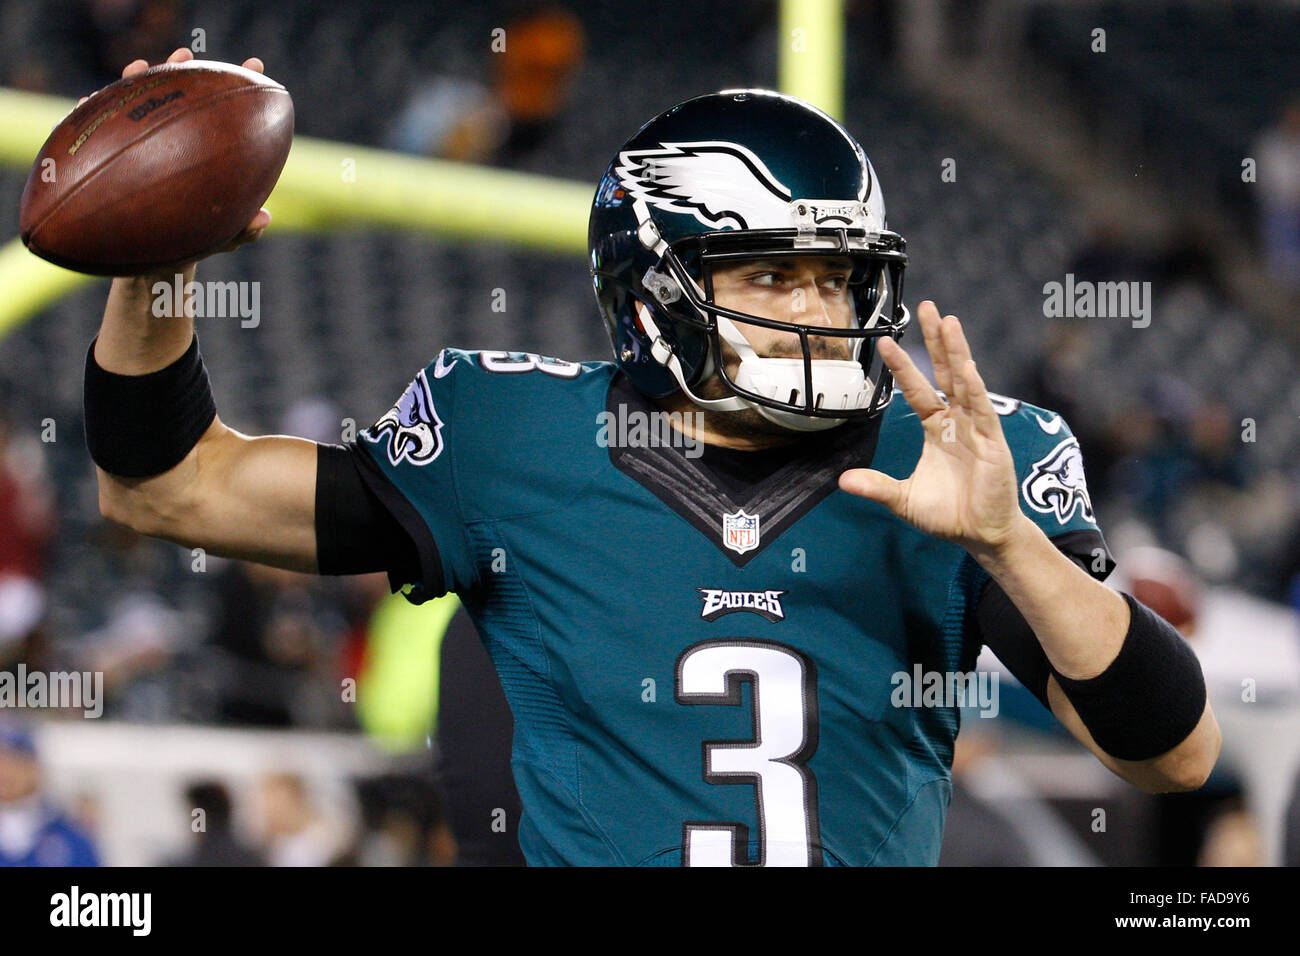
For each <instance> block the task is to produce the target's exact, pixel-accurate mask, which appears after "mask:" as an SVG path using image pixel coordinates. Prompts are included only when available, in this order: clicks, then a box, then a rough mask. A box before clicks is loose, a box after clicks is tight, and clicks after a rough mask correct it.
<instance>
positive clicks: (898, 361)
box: [877, 338, 944, 421]
mask: <svg viewBox="0 0 1300 956" xmlns="http://www.w3.org/2000/svg"><path fill="white" fill-rule="evenodd" d="M877 348H879V349H880V357H881V358H882V359H883V360H884V362H885V365H886V366H888V367H889V370H890V371H891V372H893V373H894V381H896V382H897V383H898V387H899V388H901V389H902V390H903V398H905V399H907V404H908V405H909V406H911V409H912V411H914V412H916V414H917V415H918V416H919V417H920V418H921V420H922V421H924V420H925V419H926V418H928V417H929V416H930V415H932V414H933V413H935V412H937V411H939V410H941V409H942V408H943V407H944V405H943V402H942V401H940V400H939V396H938V395H937V394H936V393H935V390H934V386H933V385H931V384H930V383H929V382H928V381H926V378H925V376H924V375H922V374H921V370H920V369H919V368H917V367H916V363H915V362H913V361H912V357H911V356H910V355H908V354H907V352H905V351H904V350H903V347H902V346H901V345H899V344H898V343H897V342H895V341H894V340H893V339H890V338H882V339H880V340H879V345H877Z"/></svg>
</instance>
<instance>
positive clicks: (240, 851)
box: [167, 780, 266, 866]
mask: <svg viewBox="0 0 1300 956" xmlns="http://www.w3.org/2000/svg"><path fill="white" fill-rule="evenodd" d="M185 806H186V807H188V808H189V809H190V830H191V832H193V834H194V841H193V843H192V845H191V848H190V849H189V850H187V851H186V852H185V853H184V854H183V855H182V856H179V857H177V858H176V859H174V860H171V861H169V862H168V864H167V865H168V866H266V860H265V859H263V858H262V855H261V854H260V853H258V852H257V851H256V850H253V849H251V848H249V847H248V846H245V845H244V843H243V841H242V840H240V839H239V837H238V836H237V835H236V834H235V830H234V820H233V816H232V813H231V804H230V794H229V792H228V791H227V790H226V788H225V786H224V785H223V784H221V783H219V782H217V781H216V780H206V781H200V782H198V783H192V784H190V785H189V786H188V787H186V788H185ZM195 810H202V811H203V813H202V816H201V817H198V818H197V819H196V817H195V815H194V813H193V811H195Z"/></svg>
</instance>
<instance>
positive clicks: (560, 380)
mask: <svg viewBox="0 0 1300 956" xmlns="http://www.w3.org/2000/svg"><path fill="white" fill-rule="evenodd" d="M142 66H143V64H138V63H137V64H133V66H132V68H133V69H138V68H141V67H142ZM266 221H267V220H266V216H265V214H264V213H262V214H259V217H258V218H257V219H255V220H254V221H253V223H251V224H250V230H249V232H248V234H246V236H245V237H244V238H245V239H248V238H253V237H255V236H256V234H257V233H258V232H260V230H261V228H263V227H264V226H265V225H266ZM905 264H906V253H905V244H904V241H903V239H902V238H901V237H900V236H899V235H897V234H896V233H894V232H891V231H890V230H889V228H888V227H887V224H886V221H885V205H884V200H883V197H882V194H881V188H880V184H879V182H878V181H877V180H876V177H875V173H874V171H873V170H872V167H871V165H870V163H869V162H868V161H867V159H866V157H865V155H864V154H863V151H862V149H861V147H860V146H859V145H858V143H857V142H856V141H855V140H854V139H853V138H852V136H850V134H849V133H848V132H847V131H846V130H845V129H844V127H842V126H841V125H840V124H839V123H837V122H836V121H835V120H833V119H831V118H830V117H829V116H827V115H825V114H824V113H822V112H820V111H818V110H816V109H814V108H812V107H811V106H809V105H807V104H805V103H802V102H800V101H798V100H796V99H793V98H790V97H787V96H782V95H779V94H776V93H772V92H768V91H763V90H732V91H725V92H721V93H715V94H711V95H707V96H701V97H698V98H695V99H692V100H689V101H687V102H685V103H682V104H680V105H678V106H676V107H674V108H672V109H670V110H668V111H667V112H665V113H663V114H662V115H660V116H658V117H656V118H655V119H653V120H651V121H650V122H649V123H647V124H646V125H645V126H643V127H642V128H641V129H640V131H638V132H637V133H636V134H635V135H634V136H633V137H632V138H631V140H629V141H628V142H627V143H626V144H625V145H624V146H623V148H622V149H620V150H619V151H618V152H617V154H616V155H615V156H614V158H613V161H612V162H611V163H610V164H609V167H608V169H607V170H606V172H605V174H604V176H603V177H602V178H601V180H600V183H599V185H598V186H597V189H596V194H595V200H594V204H593V208H592V213H591V227H590V268H591V276H592V280H593V285H594V289H595V293H596V298H597V301H598V303H599V307H600V310H601V312H602V314H603V315H604V319H605V322H606V324H607V326H608V330H609V334H610V338H611V341H612V344H613V350H614V361H613V362H584V363H581V364H578V363H572V362H565V361H559V360H556V359H551V358H544V357H541V356H537V355H532V354H524V353H518V352H508V351H484V352H465V351H458V350H456V349H444V350H443V351H441V352H440V353H438V354H437V355H436V357H435V359H434V360H433V361H432V362H430V363H429V364H428V365H427V367H425V368H424V369H423V370H422V371H420V372H418V374H417V375H416V376H415V379H414V380H413V381H412V382H411V384H410V386H409V387H408V388H407V389H406V391H405V392H404V393H403V394H402V395H401V396H400V397H399V399H398V400H397V402H396V403H395V404H394V405H393V407H392V409H391V410H390V411H388V412H387V413H385V414H384V415H383V416H381V417H380V418H379V420H378V421H376V422H375V424H374V425H373V426H371V427H370V428H369V429H367V430H366V431H364V432H363V433H362V434H361V436H360V437H359V438H358V440H356V441H355V442H353V443H351V444H350V445H347V446H327V445H317V444H314V443H312V442H308V441H305V440H300V439H294V438H288V437H282V436H264V437H249V436H245V435H241V434H239V433H238V432H236V431H234V430H233V429H231V428H229V427H227V426H226V425H225V424H223V423H222V422H221V420H220V419H219V418H218V417H217V416H216V412H215V406H214V403H213V399H212V394H211V391H210V389H209V387H208V381H207V376H206V373H205V371H204V369H203V365H202V362H201V359H200V356H199V353H198V345H197V340H196V339H195V337H194V334H193V328H192V322H190V321H188V320H183V319H181V320H174V319H169V320H167V321H166V322H161V323H160V322H156V321H153V320H151V319H150V317H149V313H150V310H149V301H150V299H149V289H150V285H151V278H150V277H144V278H137V279H118V280H116V281H115V282H114V284H113V287H112V290H111V292H110V294H109V300H108V305H107V309H106V312H105V316H104V321H103V325H102V328H101V330H100V333H99V336H98V338H97V339H96V340H95V342H94V343H93V344H92V346H91V349H90V352H89V354H88V356H87V368H86V420H87V426H86V427H87V438H88V443H89V446H90V449H91V453H92V455H93V457H94V460H95V462H96V463H97V465H98V467H99V471H98V476H99V488H100V502H101V509H102V511H103V513H104V515H105V516H107V517H108V518H110V519H112V520H115V521H118V522H122V523H124V524H127V525H129V526H131V527H132V528H135V529H137V530H138V531H141V532H144V533H146V534H150V535H154V536H157V537H161V538H166V539H169V540H172V541H177V542H181V543H183V544H184V545H186V546H187V547H193V546H200V547H203V548H205V549H207V550H208V551H210V552H212V553H215V554H221V555H229V556H233V557H239V558H244V559H248V560H252V561H261V562H266V563H268V564H274V565H278V566H281V567H288V568H294V569H298V570H304V571H315V572H320V573H324V574H345V573H357V572H366V571H375V570H385V571H387V572H388V574H389V576H390V580H391V583H392V585H393V586H394V588H398V587H400V588H404V589H405V591H406V594H407V596H408V598H410V599H411V600H413V601H417V602H418V601H423V600H427V599H429V598H431V597H433V596H435V595H439V594H442V593H444V592H446V591H449V590H451V591H455V592H457V593H458V594H459V595H460V596H461V598H462V599H463V601H464V603H465V605H466V606H467V607H468V609H469V611H470V613H471V615H472V616H473V618H474V621H475V623H476V625H477V627H478V629H479V631H480V633H481V635H482V639H483V641H484V643H485V645H486V648H487V650H488V652H489V654H490V655H491V657H492V659H493V662H494V664H495V666H496V669H497V672H498V674H499V676H500V678H501V682H502V685H503V687H504V689H505V692H506V696H507V698H508V699H509V702H510V707H511V710H512V711H513V714H514V720H515V735H514V746H513V760H512V766H513V770H514V776H515V780H516V783H517V785H518V789H519V793H520V796H521V798H522V800H523V806H524V814H523V819H522V822H521V824H520V831H519V842H520V845H521V847H522V849H523V851H524V853H525V855H526V856H527V859H528V861H529V862H530V863H531V864H583V865H604V864H614V865H723V866H728V865H732V866H746V865H798V866H804V865H818V864H834V865H840V864H848V865H865V864H933V863H934V862H935V861H936V860H937V858H938V854H939V845H940V838H941V834H942V828H943V820H944V812H945V809H946V806H947V803H948V800H949V796H950V793H951V783H950V777H949V768H950V764H951V760H952V750H953V742H954V739H955V736H956V734H957V730H958V724H959V715H960V707H961V704H962V703H963V702H965V703H970V700H969V699H966V700H965V701H963V699H962V697H963V695H962V693H960V690H961V688H962V686H963V684H962V681H963V679H964V678H965V679H971V678H974V677H977V676H978V675H972V671H973V668H974V662H975V659H976V656H977V653H978V651H979V650H980V647H981V646H982V645H983V644H988V645H989V646H990V647H992V648H993V649H994V650H995V651H996V652H997V653H998V654H999V656H1000V657H1001V658H1002V660H1003V661H1004V662H1005V663H1006V664H1007V665H1008V666H1009V667H1010V668H1011V669H1012V671H1013V672H1014V673H1015V674H1016V675H1017V676H1018V677H1019V679H1020V680H1021V681H1022V682H1023V683H1025V684H1026V686H1028V687H1029V688H1030V689H1031V690H1032V691H1033V692H1034V693H1035V694H1036V695H1037V696H1038V697H1039V699H1040V700H1041V701H1042V702H1043V704H1044V705H1045V706H1046V707H1048V708H1050V710H1051V712H1052V713H1053V714H1055V715H1056V716H1057V718H1059V720H1060V721H1061V723H1062V724H1064V726H1065V727H1067V728H1068V729H1069V731H1070V732H1071V733H1072V734H1074V736H1076V737H1077V738H1078V739H1079V741H1080V742H1081V743H1082V744H1083V746H1085V747H1087V748H1088V749H1089V750H1090V751H1092V753H1094V754H1095V755H1096V757H1097V759H1098V760H1100V761H1101V762H1102V763H1103V764H1104V765H1105V766H1107V767H1108V768H1110V769H1111V770H1112V771H1114V772H1115V773H1116V774H1118V775H1120V776H1121V777H1123V778H1124V779H1126V780H1128V781H1131V782H1132V783H1133V784H1135V785H1137V786H1139V787H1141V788H1143V789H1146V790H1151V791H1166V790H1185V789H1192V788H1196V787H1199V786H1200V785H1201V784H1202V782H1203V781H1204V780H1205V779H1206V777H1207V775H1208V774H1209V772H1210V769H1211V768H1212V766H1213V764H1214V762H1215V759H1216V757H1217V754H1218V748H1219V731H1218V726H1217V724H1216V722H1215V720H1214V716H1213V713H1212V711H1211V709H1210V707H1209V704H1208V701H1207V698H1206V692H1205V684H1204V680H1203V678H1202V675H1201V670H1200V667H1199V665H1198V663H1197V661H1196V658H1195V657H1194V655H1193V654H1192V652H1191V651H1190V650H1189V649H1188V647H1187V645H1186V644H1185V642H1184V641H1183V640H1182V638H1181V637H1180V636H1179V635H1178V634H1177V633H1176V632H1175V631H1174V630H1173V629H1172V628H1171V627H1170V626H1169V625H1168V624H1167V623H1166V622H1165V621H1163V620H1162V619H1161V618H1159V617H1158V616H1156V615H1155V614H1153V613H1152V612H1151V611H1149V610H1148V609H1146V608H1145V607H1144V606H1143V605H1141V604H1140V603H1138V602H1136V601H1134V600H1133V599H1132V598H1131V597H1128V596H1126V595H1122V594H1120V593H1118V592H1116V591H1113V590H1111V589H1110V588H1108V587H1107V586H1106V585H1105V584H1103V583H1101V581H1100V580H1099V579H1101V578H1104V577H1105V575H1106V574H1107V573H1108V572H1109V570H1110V567H1111V565H1112V561H1111V559H1110V556H1109V553H1108V552H1107V551H1106V547H1105V544H1104V542H1103V539H1102V537H1101V535H1100V533H1099V531H1098V527H1097V523H1096V516H1095V515H1094V513H1093V508H1092V502H1091V501H1090V499H1089V497H1088V490H1087V484H1086V482H1085V479H1084V474H1083V466H1082V461H1081V458H1080V454H1079V447H1078V443H1077V441H1076V439H1075V438H1073V437H1072V435H1071V433H1070V430H1069V428H1068V426H1067V425H1066V424H1065V423H1064V422H1063V421H1062V420H1061V419H1060V417H1059V416H1057V415H1055V414H1053V413H1052V412H1050V411H1047V410H1044V409H1041V408H1035V407H1032V406H1029V405H1025V404H1022V403H1020V402H1016V401H1013V400H1010V399H1006V398H1001V397H998V396H994V395H991V394H990V393H989V392H988V391H987V390H986V388H985V385H984V381H983V379H982V377H981V375H980V373H979V371H978V370H977V368H976V365H975V362H974V361H973V360H972V358H971V354H970V350H969V348H968V346H967V343H966V340H965V338H964V336H963V334H962V328H961V324H960V322H959V321H958V320H957V319H956V318H955V317H953V316H944V317H941V316H940V314H939V312H938V310H937V309H936V308H935V306H934V304H933V303H931V302H922V303H921V304H920V306H919V307H918V310H917V313H918V318H919V325H920V331H921V335H922V336H923V338H924V341H925V345H926V348H927V350H928V351H929V354H930V357H931V359H932V361H933V366H934V377H935V383H934V384H932V383H931V382H930V381H928V380H927V379H926V377H925V376H924V375H922V373H921V372H920V371H918V370H917V368H916V367H915V366H914V365H913V363H912V362H911V361H910V359H909V357H908V356H907V354H906V353H905V352H904V351H903V349H902V348H901V347H900V346H899V345H898V343H897V340H898V338H899V337H900V336H901V335H902V334H903V332H904V329H905V328H906V326H907V325H908V324H909V318H910V317H909V314H908V311H907V309H906V308H905V307H904V305H903V301H902V277H903V270H904V267H905ZM191 270H192V267H191ZM895 383H896V384H897V388H895ZM936 386H937V387H936ZM964 686H965V687H966V689H968V690H969V689H970V687H971V686H972V684H971V683H966V684H965V685H964ZM954 691H957V692H954ZM484 825H485V826H487V825H489V821H487V820H485V821H484Z"/></svg>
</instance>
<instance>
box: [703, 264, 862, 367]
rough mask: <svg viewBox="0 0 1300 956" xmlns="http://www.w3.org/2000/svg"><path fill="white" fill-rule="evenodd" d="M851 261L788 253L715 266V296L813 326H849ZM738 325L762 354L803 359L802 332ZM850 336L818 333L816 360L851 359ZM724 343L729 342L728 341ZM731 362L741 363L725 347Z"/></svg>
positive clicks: (729, 304)
mask: <svg viewBox="0 0 1300 956" xmlns="http://www.w3.org/2000/svg"><path fill="white" fill-rule="evenodd" d="M851 273H852V263H851V262H850V261H849V260H848V259H846V258H842V257H831V256H784V257H777V258H771V259H749V260H745V261H743V262H738V263H731V264H728V265H725V266H719V267H717V268H715V269H714V270H713V301H714V302H716V303H717V304H718V305H721V306H724V307H726V308H728V309H734V310H736V311H737V312H744V313H747V314H749V315H757V316H760V317H762V318H765V319H776V320H777V321H780V322H789V323H791V324H794V325H802V326H806V327H808V328H809V329H819V328H839V329H846V328H849V327H851V326H852V325H853V324H854V319H855V315H854V307H853V293H852V291H851V290H850V288H849V276H850V275H851ZM735 325H736V328H737V329H739V330H740V332H741V334H742V335H744V336H745V338H746V339H747V340H748V341H749V344H750V345H751V346H753V348H754V351H755V352H756V353H757V354H758V355H759V356H761V357H763V358H800V357H802V355H803V352H802V350H801V348H800V345H799V336H798V335H796V334H795V333H793V332H783V331H781V330H779V329H767V328H763V327H762V326H758V325H751V324H749V323H745V322H736V323H735ZM851 341H852V340H851V339H848V338H842V337H839V338H837V337H833V336H824V335H814V336H811V337H810V338H809V340H808V344H809V349H810V351H811V352H812V357H813V358H814V359H851V358H852V357H853V355H852V348H851ZM724 345H725V343H724ZM724 352H725V353H726V355H727V359H728V365H729V366H731V365H732V363H733V362H738V361H739V358H738V357H737V356H735V354H734V352H732V351H731V349H730V347H724Z"/></svg>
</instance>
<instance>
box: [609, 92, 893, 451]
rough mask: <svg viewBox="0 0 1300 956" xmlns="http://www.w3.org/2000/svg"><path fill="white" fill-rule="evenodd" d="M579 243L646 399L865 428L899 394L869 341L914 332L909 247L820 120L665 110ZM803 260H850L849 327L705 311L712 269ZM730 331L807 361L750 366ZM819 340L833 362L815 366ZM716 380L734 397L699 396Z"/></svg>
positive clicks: (848, 151)
mask: <svg viewBox="0 0 1300 956" xmlns="http://www.w3.org/2000/svg"><path fill="white" fill-rule="evenodd" d="M588 238H589V248H590V253H591V275H592V283H593V286H594V288H595V292H596V299H597V301H598V302H599V304H600V308H601V311H602V313H603V314H604V316H605V322H606V325H607V327H608V330H609V335H610V341H611V343H612V344H613V347H614V357H615V361H616V362H618V364H619V366H620V367H621V368H622V369H623V371H624V372H626V373H627V375H628V376H629V378H630V379H631V380H632V382H633V384H635V385H636V387H637V388H639V389H640V390H641V391H642V392H644V393H646V394H647V395H649V396H651V397H654V398H663V397H666V396H669V395H672V394H673V393H675V392H677V391H679V390H680V391H684V392H685V393H686V395H687V396H688V397H690V398H691V399H692V400H693V401H695V402H696V403H697V404H699V405H700V406H701V407H704V408H707V409H711V410H715V411H735V410H740V409H743V408H757V409H758V410H759V411H760V412H761V413H762V414H764V415H765V416H766V417H768V418H770V419H771V420H773V421H776V422H778V423H779V424H782V425H785V426H786V427H789V428H795V429H799V430H815V429H819V428H825V427H829V426H832V425H835V424H838V423H839V422H840V421H843V420H845V419H855V418H856V419H862V418H869V417H873V416H876V415H878V414H879V413H880V412H881V411H883V410H884V408H885V407H886V406H887V405H888V404H889V400H890V394H891V391H892V385H893V383H892V379H891V377H890V375H889V371H888V369H886V368H885V367H884V365H883V363H882V362H881V361H880V359H879V357H878V355H877V350H876V348H875V346H874V340H875V339H876V338H879V337H881V336H885V335H888V336H891V337H893V338H895V339H897V338H898V337H899V336H900V335H901V334H902V331H903V328H904V326H906V324H907V322H908V313H907V309H906V308H905V307H904V306H903V303H902V301H901V296H902V278H903V269H904V266H905V265H906V262H907V256H906V255H905V253H904V249H905V247H906V243H905V242H904V241H903V239H902V237H901V236H898V235H897V234H895V233H892V232H889V231H888V230H887V229H886V226H885V203H884V198H883V197H882V195H881V190H880V184H879V182H878V181H877V180H876V176H875V173H874V171H873V170H872V168H871V164H870V163H869V162H868V161H867V158H866V156H865V155H864V154H863V152H862V147H861V146H859V145H858V143H857V142H856V141H855V140H854V139H853V137H852V136H850V135H849V133H848V131H847V130H845V129H844V127H843V126H841V125H840V124H839V123H837V122H836V121H835V120H833V119H832V118H831V117H829V116H827V115H826V114H825V113H823V112H821V111H820V110H818V109H815V108H814V107H812V106H809V105H808V104H807V103H804V102H802V101H801V100H797V99H795V98H793V97H790V96H784V95H782V94H779V93H774V92H771V91H768V90H726V91H723V92H720V93H711V94H709V95H707V96H700V97H696V98H695V99H691V100H687V101H686V102H684V103H681V104H680V105H678V106H675V107H673V108H672V109H670V110H668V111H667V112H665V113H663V114H661V115H660V116H657V117H655V118H654V119H653V120H651V121H650V122H649V123H647V124H646V125H645V126H643V127H642V128H641V129H640V130H639V131H638V132H637V133H636V135H635V136H633V137H632V138H631V139H630V140H628V142H627V143H626V144H625V145H624V146H623V148H622V149H620V150H619V151H618V154H617V155H616V156H615V157H614V159H613V161H612V162H611V163H610V164H609V168H608V169H607V170H606V171H605V175H604V176H603V177H602V178H601V181H600V185H599V187H598V188H597V190H596V197H595V201H594V203H593V205H592V210H591V222H590V229H589V237H588ZM806 255H812V256H823V257H835V258H837V259H844V258H846V259H848V260H850V262H851V276H850V277H849V278H848V286H849V289H850V290H851V294H852V299H853V306H854V308H853V312H854V319H853V321H852V322H851V323H850V327H847V328H838V327H837V328H826V327H819V328H813V327H810V326H809V325H805V324H801V323H798V322H789V321H783V320H780V319H774V318H772V317H767V316H759V315H751V314H747V313H744V312H738V311H734V310H732V309H728V308H723V307H720V306H719V305H717V304H716V303H715V302H714V301H713V299H714V296H713V271H714V270H715V269H717V268H718V267H719V266H720V265H723V264H725V263H733V262H736V261H740V260H747V259H757V258H763V259H772V258H778V257H779V258H784V257H788V256H806ZM737 326H742V327H743V326H749V327H750V328H756V327H757V328H765V329H774V330H779V331H781V332H788V333H792V334H793V335H797V336H798V341H799V345H798V348H797V349H795V350H794V352H798V353H801V354H802V358H792V357H785V358H776V357H767V356H760V355H756V354H755V352H754V350H753V348H751V347H750V345H749V343H748V341H747V339H746V338H745V337H744V336H743V335H742V334H741V333H740V331H739V329H738V328H737ZM824 340H831V341H833V342H834V343H835V345H836V346H837V347H838V349H839V350H840V351H838V352H836V353H834V354H837V355H840V356H841V360H839V361H834V360H827V359H825V358H818V356H817V355H816V354H814V353H815V352H817V351H819V348H818V345H817V343H818V342H821V341H824ZM725 346H730V348H729V349H726V351H724V347H725ZM792 354H793V352H792ZM737 359H739V364H738V365H737ZM729 366H730V367H729ZM715 374H717V375H718V376H719V377H720V379H721V381H722V382H724V383H725V385H726V388H727V390H729V392H730V393H731V394H730V397H728V398H724V399H713V400H709V399H704V398H701V397H700V396H699V395H697V394H696V389H697V386H700V385H701V383H703V382H704V381H705V380H706V379H708V378H710V377H711V376H713V375H715ZM715 391H716V389H715Z"/></svg>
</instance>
